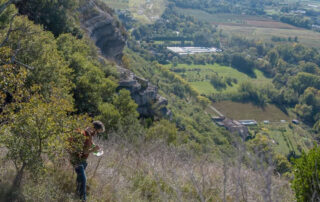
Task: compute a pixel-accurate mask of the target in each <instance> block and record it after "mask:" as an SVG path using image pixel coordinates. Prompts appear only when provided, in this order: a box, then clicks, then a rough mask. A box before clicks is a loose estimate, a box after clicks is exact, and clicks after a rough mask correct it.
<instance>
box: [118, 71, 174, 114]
mask: <svg viewBox="0 0 320 202" xmlns="http://www.w3.org/2000/svg"><path fill="white" fill-rule="evenodd" d="M118 71H119V73H120V82H119V87H118V89H127V90H129V91H130V92H131V96H132V98H133V100H134V101H135V102H136V103H137V104H138V112H139V113H140V115H141V116H144V117H152V116H154V115H157V116H162V117H168V118H170V117H171V111H170V110H169V109H168V108H167V107H166V106H167V105H168V100H167V99H166V98H164V97H162V96H160V95H159V94H158V88H157V87H156V86H154V85H152V84H151V83H150V82H149V81H147V80H145V79H143V78H140V77H138V76H136V75H135V74H134V73H132V72H131V71H129V70H128V69H125V68H122V67H118Z"/></svg>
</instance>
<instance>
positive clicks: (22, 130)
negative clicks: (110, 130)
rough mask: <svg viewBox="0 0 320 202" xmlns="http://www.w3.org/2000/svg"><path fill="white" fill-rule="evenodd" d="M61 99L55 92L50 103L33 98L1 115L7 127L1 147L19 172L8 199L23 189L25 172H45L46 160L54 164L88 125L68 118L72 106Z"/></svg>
mask: <svg viewBox="0 0 320 202" xmlns="http://www.w3.org/2000/svg"><path fill="white" fill-rule="evenodd" d="M54 91H59V90H57V89H55V90H54ZM59 95H60V93H59V92H53V94H52V96H51V97H50V99H49V100H48V99H46V98H44V97H43V96H41V95H39V94H33V95H32V97H31V98H30V100H28V101H27V102H23V103H15V102H13V103H11V104H10V105H8V106H7V107H6V108H5V109H4V111H3V113H2V114H1V115H2V116H5V117H6V120H7V123H6V124H2V125H1V127H0V144H1V145H4V146H5V147H6V148H7V149H8V153H7V158H8V159H10V160H11V161H12V162H13V163H14V165H15V167H16V169H17V173H16V176H15V179H14V181H13V184H12V187H11V190H10V191H9V193H8V194H9V195H8V196H7V197H12V196H11V192H15V190H18V189H19V188H20V185H21V180H22V177H23V174H24V171H25V170H28V171H30V173H31V174H32V175H33V176H37V174H39V173H40V172H41V171H42V170H43V168H44V164H43V162H44V159H45V158H46V157H48V158H49V159H50V160H51V161H53V162H55V160H56V158H57V157H59V156H60V155H62V152H63V151H64V149H65V148H66V142H67V140H68V138H69V137H70V136H72V135H73V133H74V131H75V129H76V128H80V127H81V126H83V125H85V124H86V125H87V124H88V122H86V121H81V120H85V119H79V120H77V119H76V118H75V117H72V116H69V114H70V113H71V112H73V105H72V103H71V102H70V101H69V100H68V99H64V98H61V97H60V96H59Z"/></svg>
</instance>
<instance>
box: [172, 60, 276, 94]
mask: <svg viewBox="0 0 320 202" xmlns="http://www.w3.org/2000/svg"><path fill="white" fill-rule="evenodd" d="M167 66H168V67H170V66H171V65H167ZM174 68H178V69H185V70H186V72H184V73H182V72H180V73H178V74H179V75H181V76H182V77H183V78H184V79H185V80H187V81H188V82H189V83H190V84H191V85H192V86H193V87H194V88H195V89H197V90H198V91H199V93H200V94H205V95H210V94H212V93H232V92H235V91H237V88H238V86H239V84H240V83H242V82H243V81H248V80H249V81H252V82H253V83H254V84H256V85H264V84H271V83H272V80H271V79H269V78H266V77H265V76H264V75H263V73H262V72H261V71H259V70H255V71H254V72H255V74H256V78H251V77H249V76H248V75H246V74H244V73H242V72H239V71H238V70H236V69H234V68H232V67H228V66H222V65H219V64H214V65H186V64H178V66H177V67H174ZM196 69H197V70H200V71H196ZM210 74H211V75H212V74H218V75H219V76H222V77H231V78H235V79H237V81H238V83H237V84H233V85H232V86H228V87H227V88H225V89H222V90H221V89H220V90H219V89H215V88H214V87H213V86H212V85H211V84H210V80H208V79H206V75H210Z"/></svg>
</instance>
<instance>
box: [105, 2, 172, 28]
mask: <svg viewBox="0 0 320 202" xmlns="http://www.w3.org/2000/svg"><path fill="white" fill-rule="evenodd" d="M104 2H106V3H107V5H108V6H110V7H111V8H113V9H125V10H129V11H130V12H131V14H132V16H133V18H135V19H136V20H138V21H139V22H140V23H142V24H150V23H153V22H155V21H156V20H157V19H159V18H160V16H161V15H162V13H163V12H164V10H165V8H166V0H116V1H114V0H104Z"/></svg>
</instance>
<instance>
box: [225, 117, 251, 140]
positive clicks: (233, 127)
mask: <svg viewBox="0 0 320 202" xmlns="http://www.w3.org/2000/svg"><path fill="white" fill-rule="evenodd" d="M222 123H223V126H224V127H225V128H226V129H227V130H228V131H230V132H231V133H238V134H239V135H240V136H241V137H242V138H243V139H246V138H247V137H248V135H249V130H248V128H247V127H246V126H245V125H242V124H241V123H240V122H239V121H236V120H231V119H227V118H226V119H224V120H223V121H222Z"/></svg>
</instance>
